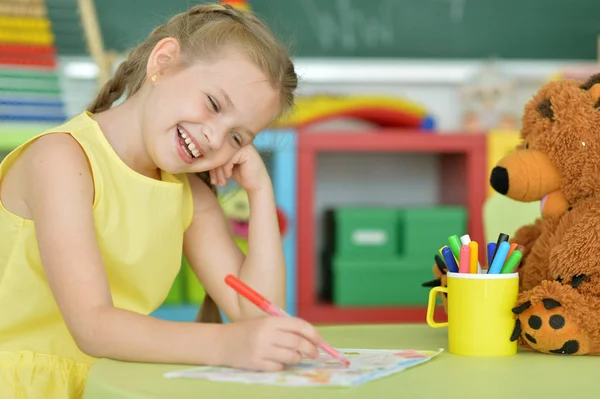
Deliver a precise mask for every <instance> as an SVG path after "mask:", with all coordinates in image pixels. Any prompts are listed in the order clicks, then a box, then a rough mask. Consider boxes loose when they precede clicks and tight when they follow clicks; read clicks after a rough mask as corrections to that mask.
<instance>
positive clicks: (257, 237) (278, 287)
mask: <svg viewBox="0 0 600 399" xmlns="http://www.w3.org/2000/svg"><path fill="white" fill-rule="evenodd" d="M189 180H190V185H191V188H192V193H193V197H194V218H193V221H192V224H191V225H190V227H189V228H188V230H187V232H186V235H185V239H184V251H185V254H186V258H187V259H188V261H189V263H190V266H191V267H192V269H193V270H194V272H195V274H196V275H197V277H198V279H199V280H200V281H201V282H202V284H203V286H204V288H205V289H206V291H207V293H209V294H210V295H211V297H212V298H214V300H215V302H216V303H217V304H218V305H219V307H220V308H221V309H222V310H223V312H224V313H225V314H226V315H227V317H228V318H229V319H231V320H232V321H235V320H240V319H245V318H249V317H254V316H261V315H264V312H263V311H262V310H260V309H258V308H257V307H256V306H255V305H253V304H252V303H250V302H249V301H247V300H245V299H244V298H241V297H239V296H238V295H237V293H236V292H235V291H234V290H233V289H231V288H230V287H228V286H227V285H226V284H225V282H224V279H225V276H226V275H227V274H230V273H231V274H234V275H236V276H238V277H239V278H240V279H241V280H243V281H244V282H245V283H246V284H248V285H249V286H251V287H252V288H254V289H255V290H256V291H258V292H259V293H261V294H263V295H264V296H265V297H267V298H268V299H269V300H271V301H272V302H273V303H274V304H276V305H277V306H279V307H281V308H282V309H283V308H284V307H285V259H284V255H283V247H282V243H281V236H280V233H279V222H278V220H277V213H276V209H275V199H274V195H273V189H272V186H271V185H270V184H266V185H264V188H263V189H261V190H258V191H255V192H250V193H248V197H249V201H250V229H249V237H248V254H247V256H246V257H244V254H243V253H242V251H241V250H240V249H239V247H238V246H237V245H236V243H235V241H234V239H233V237H232V235H231V232H230V229H229V227H228V224H227V220H226V218H225V216H224V214H223V211H222V209H221V206H220V204H219V202H218V200H217V198H216V197H215V195H214V194H213V193H212V192H211V191H210V189H209V188H208V186H207V185H206V184H205V183H203V182H202V181H201V180H200V179H199V178H198V177H197V176H195V175H190V176H189ZM269 183H270V182H269Z"/></svg>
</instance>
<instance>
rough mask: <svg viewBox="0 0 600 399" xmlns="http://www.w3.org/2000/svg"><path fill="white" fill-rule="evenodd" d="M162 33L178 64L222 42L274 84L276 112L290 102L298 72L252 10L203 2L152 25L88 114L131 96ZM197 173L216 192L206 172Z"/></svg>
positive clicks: (205, 318) (207, 310) (215, 315)
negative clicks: (174, 45) (176, 49)
mask: <svg viewBox="0 0 600 399" xmlns="http://www.w3.org/2000/svg"><path fill="white" fill-rule="evenodd" d="M165 38H174V39H176V40H177V41H178V42H179V45H180V46H181V54H182V65H180V66H181V67H185V66H189V65H191V64H193V63H194V61H197V60H198V59H209V58H210V57H212V56H215V55H217V54H218V52H219V51H220V50H222V49H223V48H226V47H227V46H232V47H233V48H236V49H238V50H240V51H242V52H244V53H245V54H246V56H248V57H249V59H250V60H251V61H252V62H254V63H255V64H256V65H257V66H258V67H259V68H260V69H261V71H262V72H263V73H264V74H265V76H266V77H267V79H268V80H269V83H270V84H271V86H272V87H273V88H274V89H277V90H279V91H280V96H281V102H282V104H281V113H284V112H287V111H288V110H289V109H290V108H291V107H292V106H293V103H294V92H295V90H296V87H297V85H298V77H297V75H296V72H295V70H294V65H293V63H292V61H291V60H290V57H289V55H288V53H287V51H286V49H285V48H284V47H283V45H282V44H281V43H279V42H278V41H277V39H276V38H275V37H274V35H273V34H272V33H271V31H270V30H269V29H268V28H267V27H266V26H265V25H264V24H263V23H262V22H261V21H260V20H259V19H258V18H256V17H255V16H254V15H253V14H251V13H249V12H245V11H242V10H238V9H236V8H233V7H231V6H229V5H222V4H204V5H198V6H195V7H192V8H190V9H189V10H188V11H186V12H182V13H180V14H177V15H175V16H174V17H173V18H171V19H170V20H169V21H168V22H167V23H166V24H165V25H160V26H158V27H157V28H156V29H154V30H153V31H152V32H151V33H150V35H149V36H148V38H147V39H146V41H144V42H143V43H142V44H140V45H139V46H137V47H136V48H134V49H133V50H132V51H131V52H130V53H129V56H128V58H127V60H125V61H124V62H123V63H121V65H119V67H118V69H117V71H116V72H115V75H114V76H113V78H112V79H111V80H109V81H108V82H106V84H105V85H104V86H103V87H102V89H101V90H100V93H99V94H98V96H97V97H96V99H95V100H94V101H93V102H92V103H91V104H90V106H89V107H88V111H89V112H92V113H97V112H102V111H105V110H107V109H109V108H110V107H111V106H112V105H113V103H114V102H115V101H117V100H118V99H120V98H121V97H122V96H123V95H124V94H125V93H127V96H132V95H134V94H135V93H136V92H138V90H140V88H141V87H142V86H143V84H144V82H145V81H146V80H147V76H146V66H147V62H148V57H149V56H150V54H151V52H152V50H153V49H154V47H155V46H156V45H157V44H158V43H159V42H160V41H161V40H163V39H165ZM198 176H199V177H200V178H201V179H202V181H204V183H206V184H207V185H208V186H209V187H210V188H211V190H212V191H213V192H214V193H215V194H216V188H215V187H214V186H213V185H212V184H211V183H210V177H209V175H208V172H203V173H198ZM197 321H201V322H217V323H219V322H222V320H221V316H220V313H219V311H218V308H217V306H216V304H215V302H214V301H213V300H212V298H211V297H210V296H209V295H208V294H207V295H206V297H205V299H204V302H203V303H202V308H201V309H200V312H199V314H198V317H197Z"/></svg>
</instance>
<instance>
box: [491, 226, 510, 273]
mask: <svg viewBox="0 0 600 399" xmlns="http://www.w3.org/2000/svg"><path fill="white" fill-rule="evenodd" d="M506 241H508V234H504V233H500V234H498V241H496V250H495V251H494V255H492V263H493V262H494V260H493V259H494V258H495V257H496V253H498V249H499V247H500V244H502V243H503V242H506ZM509 247H510V244H509ZM509 249H510V248H509ZM507 252H508V251H507ZM505 256H506V255H505ZM488 273H489V269H488Z"/></svg>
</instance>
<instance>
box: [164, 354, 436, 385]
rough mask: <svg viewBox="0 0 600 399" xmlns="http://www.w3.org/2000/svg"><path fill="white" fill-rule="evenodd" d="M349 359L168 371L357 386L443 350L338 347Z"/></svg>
mask: <svg viewBox="0 0 600 399" xmlns="http://www.w3.org/2000/svg"><path fill="white" fill-rule="evenodd" d="M338 350H339V351H341V352H342V353H343V354H344V356H345V357H346V358H347V359H348V360H350V362H351V363H350V367H347V368H346V367H344V366H343V365H342V364H340V363H339V362H338V361H337V360H335V359H332V358H331V357H330V356H329V355H327V354H325V353H321V354H320V356H319V357H318V358H317V359H314V360H313V359H307V360H305V361H303V362H301V363H299V364H297V365H293V366H289V367H287V368H286V369H284V370H283V371H279V372H254V371H246V370H239V369H233V368H228V367H208V366H206V367H194V368H190V369H185V370H181V371H175V372H170V373H166V374H165V377H166V378H192V379H194V378H195V379H205V380H211V381H221V382H238V383H246V384H267V385H279V386H295V387H298V386H306V387H310V386H320V387H323V386H356V385H361V384H364V383H366V382H369V381H373V380H376V379H379V378H383V377H386V376H389V375H392V374H396V373H400V372H401V371H403V370H406V369H408V368H410V367H414V366H416V365H419V364H421V363H424V362H427V361H429V360H431V359H432V358H434V357H435V356H437V355H438V354H439V353H441V352H442V351H443V349H438V350H437V351H425V350H413V349H405V350H400V349H397V350H390V349H385V350H378V349H338Z"/></svg>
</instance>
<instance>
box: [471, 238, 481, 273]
mask: <svg viewBox="0 0 600 399" xmlns="http://www.w3.org/2000/svg"><path fill="white" fill-rule="evenodd" d="M469 249H470V252H471V259H470V264H469V273H472V274H477V273H478V265H479V246H478V245H477V242H476V241H471V242H470V243H469Z"/></svg>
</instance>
